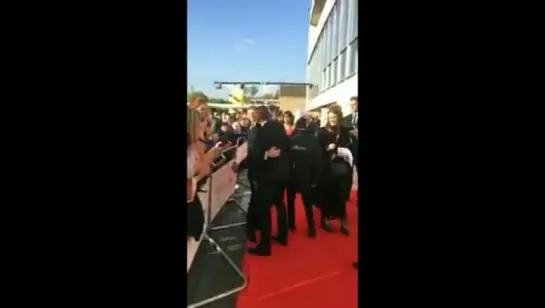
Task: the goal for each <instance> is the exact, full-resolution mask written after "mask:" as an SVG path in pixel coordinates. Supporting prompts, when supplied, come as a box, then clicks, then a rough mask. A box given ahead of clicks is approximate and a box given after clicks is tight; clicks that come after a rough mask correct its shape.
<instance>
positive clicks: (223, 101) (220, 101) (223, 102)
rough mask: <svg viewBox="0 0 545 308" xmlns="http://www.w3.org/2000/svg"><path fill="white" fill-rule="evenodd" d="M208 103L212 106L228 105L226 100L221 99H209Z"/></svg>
mask: <svg viewBox="0 0 545 308" xmlns="http://www.w3.org/2000/svg"><path fill="white" fill-rule="evenodd" d="M209 102H210V103H212V104H229V101H228V100H226V99H223V98H215V97H211V98H210V99H209Z"/></svg>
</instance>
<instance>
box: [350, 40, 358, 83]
mask: <svg viewBox="0 0 545 308" xmlns="http://www.w3.org/2000/svg"><path fill="white" fill-rule="evenodd" d="M357 71H358V39H356V40H355V41H354V42H352V44H350V61H348V74H352V73H355V72H357Z"/></svg>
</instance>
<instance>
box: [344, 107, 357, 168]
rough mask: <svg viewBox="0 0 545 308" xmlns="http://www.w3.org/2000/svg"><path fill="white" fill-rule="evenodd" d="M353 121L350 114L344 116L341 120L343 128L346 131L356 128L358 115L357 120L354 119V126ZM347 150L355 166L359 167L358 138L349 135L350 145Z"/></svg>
mask: <svg viewBox="0 0 545 308" xmlns="http://www.w3.org/2000/svg"><path fill="white" fill-rule="evenodd" d="M353 119H354V114H353V113H352V114H350V115H348V116H346V117H345V118H344V119H343V126H344V127H346V128H347V129H348V130H352V128H353V127H354V126H356V127H358V122H359V121H360V114H359V113H358V118H357V119H356V124H355V125H354V124H352V120H353ZM348 148H349V149H350V152H352V156H353V157H354V162H355V164H356V166H358V167H359V143H358V138H356V137H354V136H352V135H350V144H349V145H348Z"/></svg>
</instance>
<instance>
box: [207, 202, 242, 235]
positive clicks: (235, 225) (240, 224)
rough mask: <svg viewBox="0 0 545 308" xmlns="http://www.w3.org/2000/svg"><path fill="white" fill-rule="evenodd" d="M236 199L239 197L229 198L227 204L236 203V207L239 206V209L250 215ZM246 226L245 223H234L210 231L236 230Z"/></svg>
mask: <svg viewBox="0 0 545 308" xmlns="http://www.w3.org/2000/svg"><path fill="white" fill-rule="evenodd" d="M250 194H251V193H250ZM236 197H237V195H233V196H231V198H229V200H228V201H227V202H234V203H235V204H236V205H238V207H239V208H240V209H241V210H242V211H243V212H244V213H248V211H247V210H246V209H244V207H243V206H242V203H240V201H239V200H238V199H236ZM244 225H246V222H245V221H243V222H234V223H230V224H226V225H220V226H215V227H210V229H209V230H210V231H218V230H225V229H229V228H234V227H240V226H244Z"/></svg>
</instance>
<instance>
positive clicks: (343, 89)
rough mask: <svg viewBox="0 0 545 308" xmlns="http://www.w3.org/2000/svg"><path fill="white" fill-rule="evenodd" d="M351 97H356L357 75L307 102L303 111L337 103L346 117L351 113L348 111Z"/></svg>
mask: <svg viewBox="0 0 545 308" xmlns="http://www.w3.org/2000/svg"><path fill="white" fill-rule="evenodd" d="M352 96H358V73H356V74H355V75H353V76H352V77H350V78H348V79H346V80H344V81H343V82H341V83H339V84H337V85H336V86H335V87H333V88H331V89H329V90H327V91H325V92H323V93H321V94H320V95H318V96H317V97H315V98H314V99H312V100H310V101H307V105H306V107H305V109H306V110H311V109H315V108H318V107H320V106H323V105H326V104H329V103H332V102H337V104H339V105H340V106H341V107H342V109H343V115H345V116H346V115H348V114H350V113H351V112H352V110H351V109H350V98H351V97H352Z"/></svg>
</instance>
